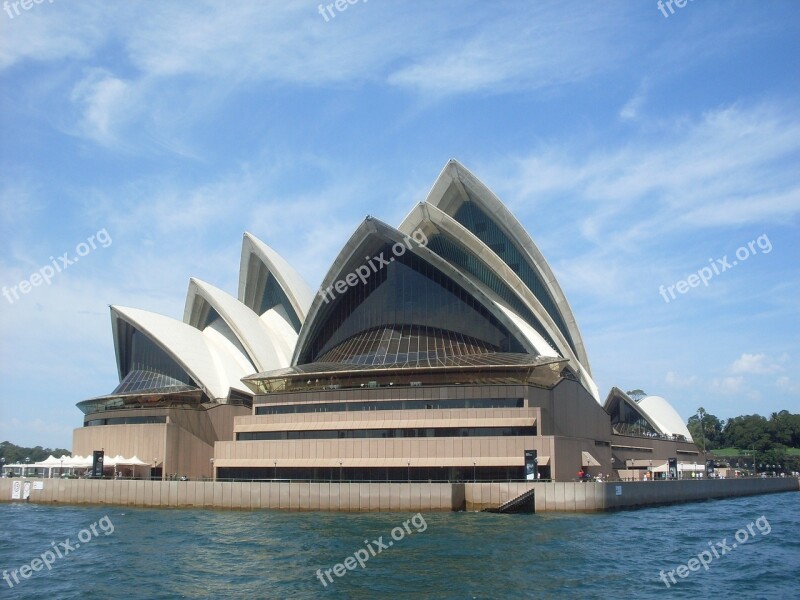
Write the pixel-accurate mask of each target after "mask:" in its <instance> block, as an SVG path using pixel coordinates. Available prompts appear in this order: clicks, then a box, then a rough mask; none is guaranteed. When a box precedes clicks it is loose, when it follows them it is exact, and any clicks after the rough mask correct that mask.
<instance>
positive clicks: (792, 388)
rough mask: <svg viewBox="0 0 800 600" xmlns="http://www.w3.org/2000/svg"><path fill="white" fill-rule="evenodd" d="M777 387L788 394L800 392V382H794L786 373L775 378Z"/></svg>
mask: <svg viewBox="0 0 800 600" xmlns="http://www.w3.org/2000/svg"><path fill="white" fill-rule="evenodd" d="M775 387H777V388H778V389H779V390H780V391H782V392H786V393H787V394H797V393H800V383H794V382H793V381H792V380H791V379H789V378H788V377H787V376H786V375H782V376H781V377H778V379H776V380H775Z"/></svg>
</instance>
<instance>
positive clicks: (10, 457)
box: [0, 442, 72, 465]
mask: <svg viewBox="0 0 800 600" xmlns="http://www.w3.org/2000/svg"><path fill="white" fill-rule="evenodd" d="M51 454H52V455H53V456H55V457H56V458H59V457H60V456H62V455H64V454H66V455H67V456H71V455H72V453H71V452H70V451H69V450H65V449H64V448H53V449H50V448H42V447H41V446H34V447H33V448H24V447H22V446H17V445H16V444H12V443H11V442H0V461H2V459H4V458H5V459H6V460H5V464H7V465H10V464H12V463H24V462H25V459H26V458H28V459H30V462H31V463H35V462H38V461H40V460H45V459H46V458H47V457H48V456H50V455H51Z"/></svg>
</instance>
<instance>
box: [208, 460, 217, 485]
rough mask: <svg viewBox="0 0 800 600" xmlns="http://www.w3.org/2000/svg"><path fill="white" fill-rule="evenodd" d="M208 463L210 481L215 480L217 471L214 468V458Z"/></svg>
mask: <svg viewBox="0 0 800 600" xmlns="http://www.w3.org/2000/svg"><path fill="white" fill-rule="evenodd" d="M209 461H210V462H211V481H216V480H217V470H216V469H215V468H214V458H213V457H212V458H210V459H209Z"/></svg>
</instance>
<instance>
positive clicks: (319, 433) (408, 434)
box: [236, 426, 536, 442]
mask: <svg viewBox="0 0 800 600" xmlns="http://www.w3.org/2000/svg"><path fill="white" fill-rule="evenodd" d="M521 435H536V427H535V426H533V427H410V428H406V429H330V430H311V431H247V432H242V433H237V434H236V439H237V440H238V441H240V442H252V441H263V440H342V439H359V438H361V439H363V438H370V439H372V438H379V439H380V438H383V439H388V438H423V437H424V438H440V437H492V436H502V437H507V436H521Z"/></svg>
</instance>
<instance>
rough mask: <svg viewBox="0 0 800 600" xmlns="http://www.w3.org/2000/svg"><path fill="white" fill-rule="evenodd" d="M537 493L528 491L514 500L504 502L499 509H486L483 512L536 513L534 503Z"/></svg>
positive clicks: (533, 490)
mask: <svg viewBox="0 0 800 600" xmlns="http://www.w3.org/2000/svg"><path fill="white" fill-rule="evenodd" d="M535 492H536V490H535V489H531V490H528V491H527V492H524V493H523V494H520V495H519V496H517V497H516V498H512V499H511V500H509V501H507V502H504V503H503V504H501V505H500V506H498V507H497V508H484V509H483V512H491V513H505V514H515V513H533V512H536V509H535V502H534V494H535Z"/></svg>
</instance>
